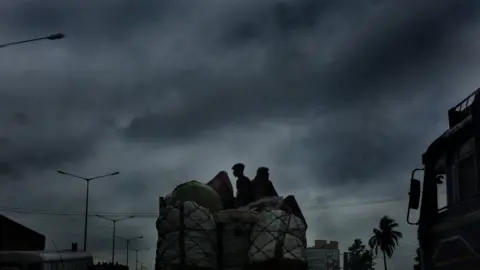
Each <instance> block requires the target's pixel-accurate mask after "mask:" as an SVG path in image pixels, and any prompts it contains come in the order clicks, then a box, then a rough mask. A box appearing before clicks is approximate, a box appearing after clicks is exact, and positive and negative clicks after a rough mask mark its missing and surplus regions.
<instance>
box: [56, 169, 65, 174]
mask: <svg viewBox="0 0 480 270" xmlns="http://www.w3.org/2000/svg"><path fill="white" fill-rule="evenodd" d="M57 173H59V174H65V172H63V171H60V170H59V171H57Z"/></svg>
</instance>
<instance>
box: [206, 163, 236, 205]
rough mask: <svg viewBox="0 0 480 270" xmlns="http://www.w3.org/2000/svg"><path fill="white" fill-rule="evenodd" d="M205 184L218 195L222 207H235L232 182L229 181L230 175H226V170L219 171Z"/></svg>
mask: <svg viewBox="0 0 480 270" xmlns="http://www.w3.org/2000/svg"><path fill="white" fill-rule="evenodd" d="M207 186H209V187H211V188H212V189H213V190H215V191H216V192H217V194H218V195H220V199H221V200H222V204H223V209H231V208H234V207H235V196H234V195H233V187H232V182H230V177H228V173H227V172H225V171H221V172H219V173H218V174H217V175H216V176H215V177H214V178H213V179H212V180H210V182H208V183H207Z"/></svg>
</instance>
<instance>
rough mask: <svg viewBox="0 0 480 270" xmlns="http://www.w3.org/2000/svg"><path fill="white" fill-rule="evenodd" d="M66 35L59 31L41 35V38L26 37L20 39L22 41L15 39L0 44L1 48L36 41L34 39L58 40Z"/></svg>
mask: <svg viewBox="0 0 480 270" xmlns="http://www.w3.org/2000/svg"><path fill="white" fill-rule="evenodd" d="M64 37H65V35H64V34H62V33H57V34H52V35H48V36H44V37H39V38H31V39H26V40H20V41H14V42H8V43H4V44H0V48H5V47H7V46H12V45H18V44H22V43H29V42H34V41H39V40H45V39H48V40H57V39H62V38H64Z"/></svg>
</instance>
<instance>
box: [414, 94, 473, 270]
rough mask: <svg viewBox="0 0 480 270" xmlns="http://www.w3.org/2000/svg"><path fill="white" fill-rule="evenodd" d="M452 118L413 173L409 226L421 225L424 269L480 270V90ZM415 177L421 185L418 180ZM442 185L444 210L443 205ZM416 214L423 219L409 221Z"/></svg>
mask: <svg viewBox="0 0 480 270" xmlns="http://www.w3.org/2000/svg"><path fill="white" fill-rule="evenodd" d="M448 118H449V129H448V130H447V131H445V132H444V133H443V134H442V135H441V136H440V137H438V138H437V139H436V140H435V141H434V142H433V143H432V144H431V145H430V146H429V147H428V149H427V151H426V152H425V153H424V154H423V156H422V164H423V168H419V169H415V170H414V171H413V172H412V179H411V186H410V193H409V195H410V201H409V206H408V208H409V211H408V214H407V222H408V223H409V224H411V225H418V240H419V244H420V249H421V252H420V253H421V254H420V255H421V256H420V258H421V264H422V265H421V266H422V269H424V270H432V269H440V267H442V269H465V270H467V269H480V257H479V256H478V253H480V241H478V240H477V239H479V238H480V226H479V225H480V222H479V219H478V218H477V217H478V216H479V215H480V197H479V196H478V195H479V190H480V170H479V168H480V155H479V154H480V89H477V90H476V91H475V92H474V93H472V94H471V95H469V96H468V97H467V98H465V99H464V100H463V101H461V102H460V103H459V104H457V105H456V106H454V107H453V108H451V109H450V110H449V111H448ZM417 171H423V181H420V180H417V179H415V172H417ZM442 178H443V179H444V181H441V180H442ZM440 185H445V186H446V187H445V188H446V193H447V204H446V206H444V205H439V200H438V197H439V195H443V192H442V194H439V186H440ZM420 187H421V190H420ZM419 200H421V205H419V204H418V202H419ZM418 208H420V219H419V220H418V222H417V221H413V220H410V215H409V213H410V209H418Z"/></svg>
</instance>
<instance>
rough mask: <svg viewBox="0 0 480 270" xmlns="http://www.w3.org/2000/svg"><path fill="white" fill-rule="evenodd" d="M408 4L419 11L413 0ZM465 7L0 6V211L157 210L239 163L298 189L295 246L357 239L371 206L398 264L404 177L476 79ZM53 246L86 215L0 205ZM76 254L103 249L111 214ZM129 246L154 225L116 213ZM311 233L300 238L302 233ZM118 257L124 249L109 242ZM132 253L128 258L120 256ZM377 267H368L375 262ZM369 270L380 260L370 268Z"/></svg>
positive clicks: (269, 1) (409, 242) (301, 2)
mask: <svg viewBox="0 0 480 270" xmlns="http://www.w3.org/2000/svg"><path fill="white" fill-rule="evenodd" d="M419 2H421V3H419ZM478 11H479V5H478V1H446V0H445V1H443V0H441V1H438V0H437V1H413V0H411V1H410V0H404V1H393V0H392V1H374V0H368V1H367V0H365V1H327V0H291V1H286V0H285V1H279V0H277V1H274V0H262V1H253V0H252V1H245V0H228V1H225V0H221V1H220V0H217V1H207V0H202V1H178V0H177V1H147V0H143V1H123V0H122V1H120V0H117V1H113V0H111V1H110V0H107V1H60V0H57V1H47V0H43V1H28V0H8V1H2V3H1V4H0V28H1V31H0V39H1V40H3V41H5V42H9V41H14V40H20V39H25V38H31V37H37V36H42V35H44V34H49V33H55V32H63V33H65V34H66V35H67V38H66V39H64V40H59V41H42V42H37V43H31V44H24V45H19V46H15V47H7V48H4V49H2V50H1V52H0V54H1V58H0V59H2V61H0V84H1V87H0V95H1V96H0V112H1V113H0V124H1V129H0V144H1V146H2V151H1V152H0V174H1V175H0V177H1V178H0V179H1V180H0V181H1V185H2V188H1V189H0V208H3V209H5V207H9V208H22V209H41V210H49V211H54V212H55V213H81V212H82V211H83V210H84V203H85V200H84V198H85V187H86V185H85V183H84V182H82V181H81V180H77V179H73V178H68V177H65V176H62V175H58V174H56V170H58V169H62V170H65V171H68V172H72V173H75V174H80V175H83V176H86V177H89V176H95V175H99V174H104V173H108V172H112V171H120V172H121V174H120V175H118V176H115V177H111V178H105V179H98V180H96V181H93V182H92V183H91V192H90V195H91V197H90V198H91V201H90V203H91V204H90V207H91V208H90V209H91V211H92V212H96V213H98V212H102V213H132V212H148V213H156V212H157V210H158V203H157V201H158V196H161V195H163V194H165V193H167V192H169V191H171V190H172V189H173V187H175V186H176V185H177V184H179V183H181V182H184V181H188V180H192V179H195V180H199V181H207V180H210V179H211V178H212V177H213V176H214V175H215V174H216V173H217V172H218V171H220V170H228V171H229V172H230V170H229V169H230V168H231V166H232V165H233V164H234V163H236V162H243V163H245V164H246V166H247V172H248V175H249V176H253V174H254V171H255V170H256V168H257V167H258V166H268V167H270V169H271V175H272V180H273V182H274V184H275V185H276V187H277V189H278V190H279V192H280V193H281V194H282V195H285V196H286V195H289V194H293V195H295V196H296V197H297V199H298V200H299V202H300V203H301V206H302V208H303V210H304V212H305V215H306V217H307V219H308V222H309V226H310V228H309V231H308V239H309V241H311V242H312V241H313V240H314V239H328V240H338V241H340V245H341V248H342V251H345V249H346V247H347V246H349V245H350V244H351V243H352V242H353V239H354V238H362V239H363V240H364V241H367V240H368V238H369V237H370V235H371V233H372V228H373V227H374V226H376V225H377V223H378V222H377V221H378V220H379V218H381V216H383V215H386V214H388V215H390V216H392V217H394V218H395V219H397V220H398V222H399V223H400V225H401V227H400V229H401V230H402V231H403V232H404V235H405V237H404V239H403V240H402V242H401V244H400V247H399V248H398V250H397V253H396V254H395V256H394V258H393V259H392V260H391V261H390V262H389V264H390V265H391V268H389V269H397V270H398V269H411V267H412V264H413V257H414V255H415V248H416V244H415V243H416V237H415V230H416V228H415V227H410V226H408V225H407V224H406V223H405V212H406V207H407V202H406V200H405V197H406V195H407V192H408V184H409V174H410V171H411V169H413V168H415V167H418V166H421V154H422V153H423V152H424V150H425V149H426V148H427V146H428V144H429V143H430V142H431V141H432V140H433V139H435V138H436V137H437V136H438V135H440V134H441V133H442V132H443V131H444V130H445V129H446V128H447V124H448V123H447V110H448V109H449V108H450V107H451V106H453V105H455V104H456V103H457V102H458V101H459V100H461V99H462V98H463V97H464V96H466V95H467V94H469V93H470V92H472V91H474V90H475V89H476V88H477V87H478V86H479V85H480V82H479V79H478V78H479V76H478V72H480V68H479V66H478V63H479V60H480V57H479V55H480V54H478V53H477V48H478V47H479V46H480V43H479V40H478V39H477V36H478V31H479V29H480V28H479V26H480V25H479V21H478V18H479V16H478V15H479V14H478V13H479V12H478ZM2 213H6V215H7V216H9V217H11V218H13V219H15V220H18V221H20V222H22V223H24V224H26V225H27V226H30V227H32V228H34V229H35V230H38V231H40V232H42V233H44V234H45V235H47V236H48V243H47V245H48V247H49V248H53V245H52V242H51V240H53V241H54V242H55V244H56V246H58V247H59V248H64V247H69V245H70V243H71V242H73V241H77V242H79V245H80V247H82V245H83V243H82V241H83V217H82V216H79V215H73V216H58V215H56V216H54V215H34V214H32V213H30V214H26V213H13V212H2ZM89 232H90V233H89V249H90V250H91V251H92V252H93V253H94V255H95V256H96V258H97V259H104V260H109V259H110V252H111V251H110V250H111V223H109V222H107V221H104V220H101V219H98V218H91V219H90V227H89ZM117 232H118V235H120V236H123V237H135V236H139V235H143V236H144V237H145V239H144V240H142V241H138V242H135V243H133V244H132V245H133V248H140V249H146V248H150V250H149V251H145V252H142V253H141V261H142V262H144V263H145V264H146V265H147V266H148V267H152V265H153V259H154V248H155V242H156V231H155V217H150V218H145V217H144V218H138V219H134V220H129V221H124V222H122V223H118V228H117ZM311 242H310V243H311ZM117 249H118V253H117V254H118V255H117V257H118V258H119V259H120V260H124V259H125V245H124V243H122V242H119V243H118V245H117ZM133 260H134V256H132V257H131V261H133ZM380 262H381V261H380ZM378 269H382V264H380V265H379V266H378Z"/></svg>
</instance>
